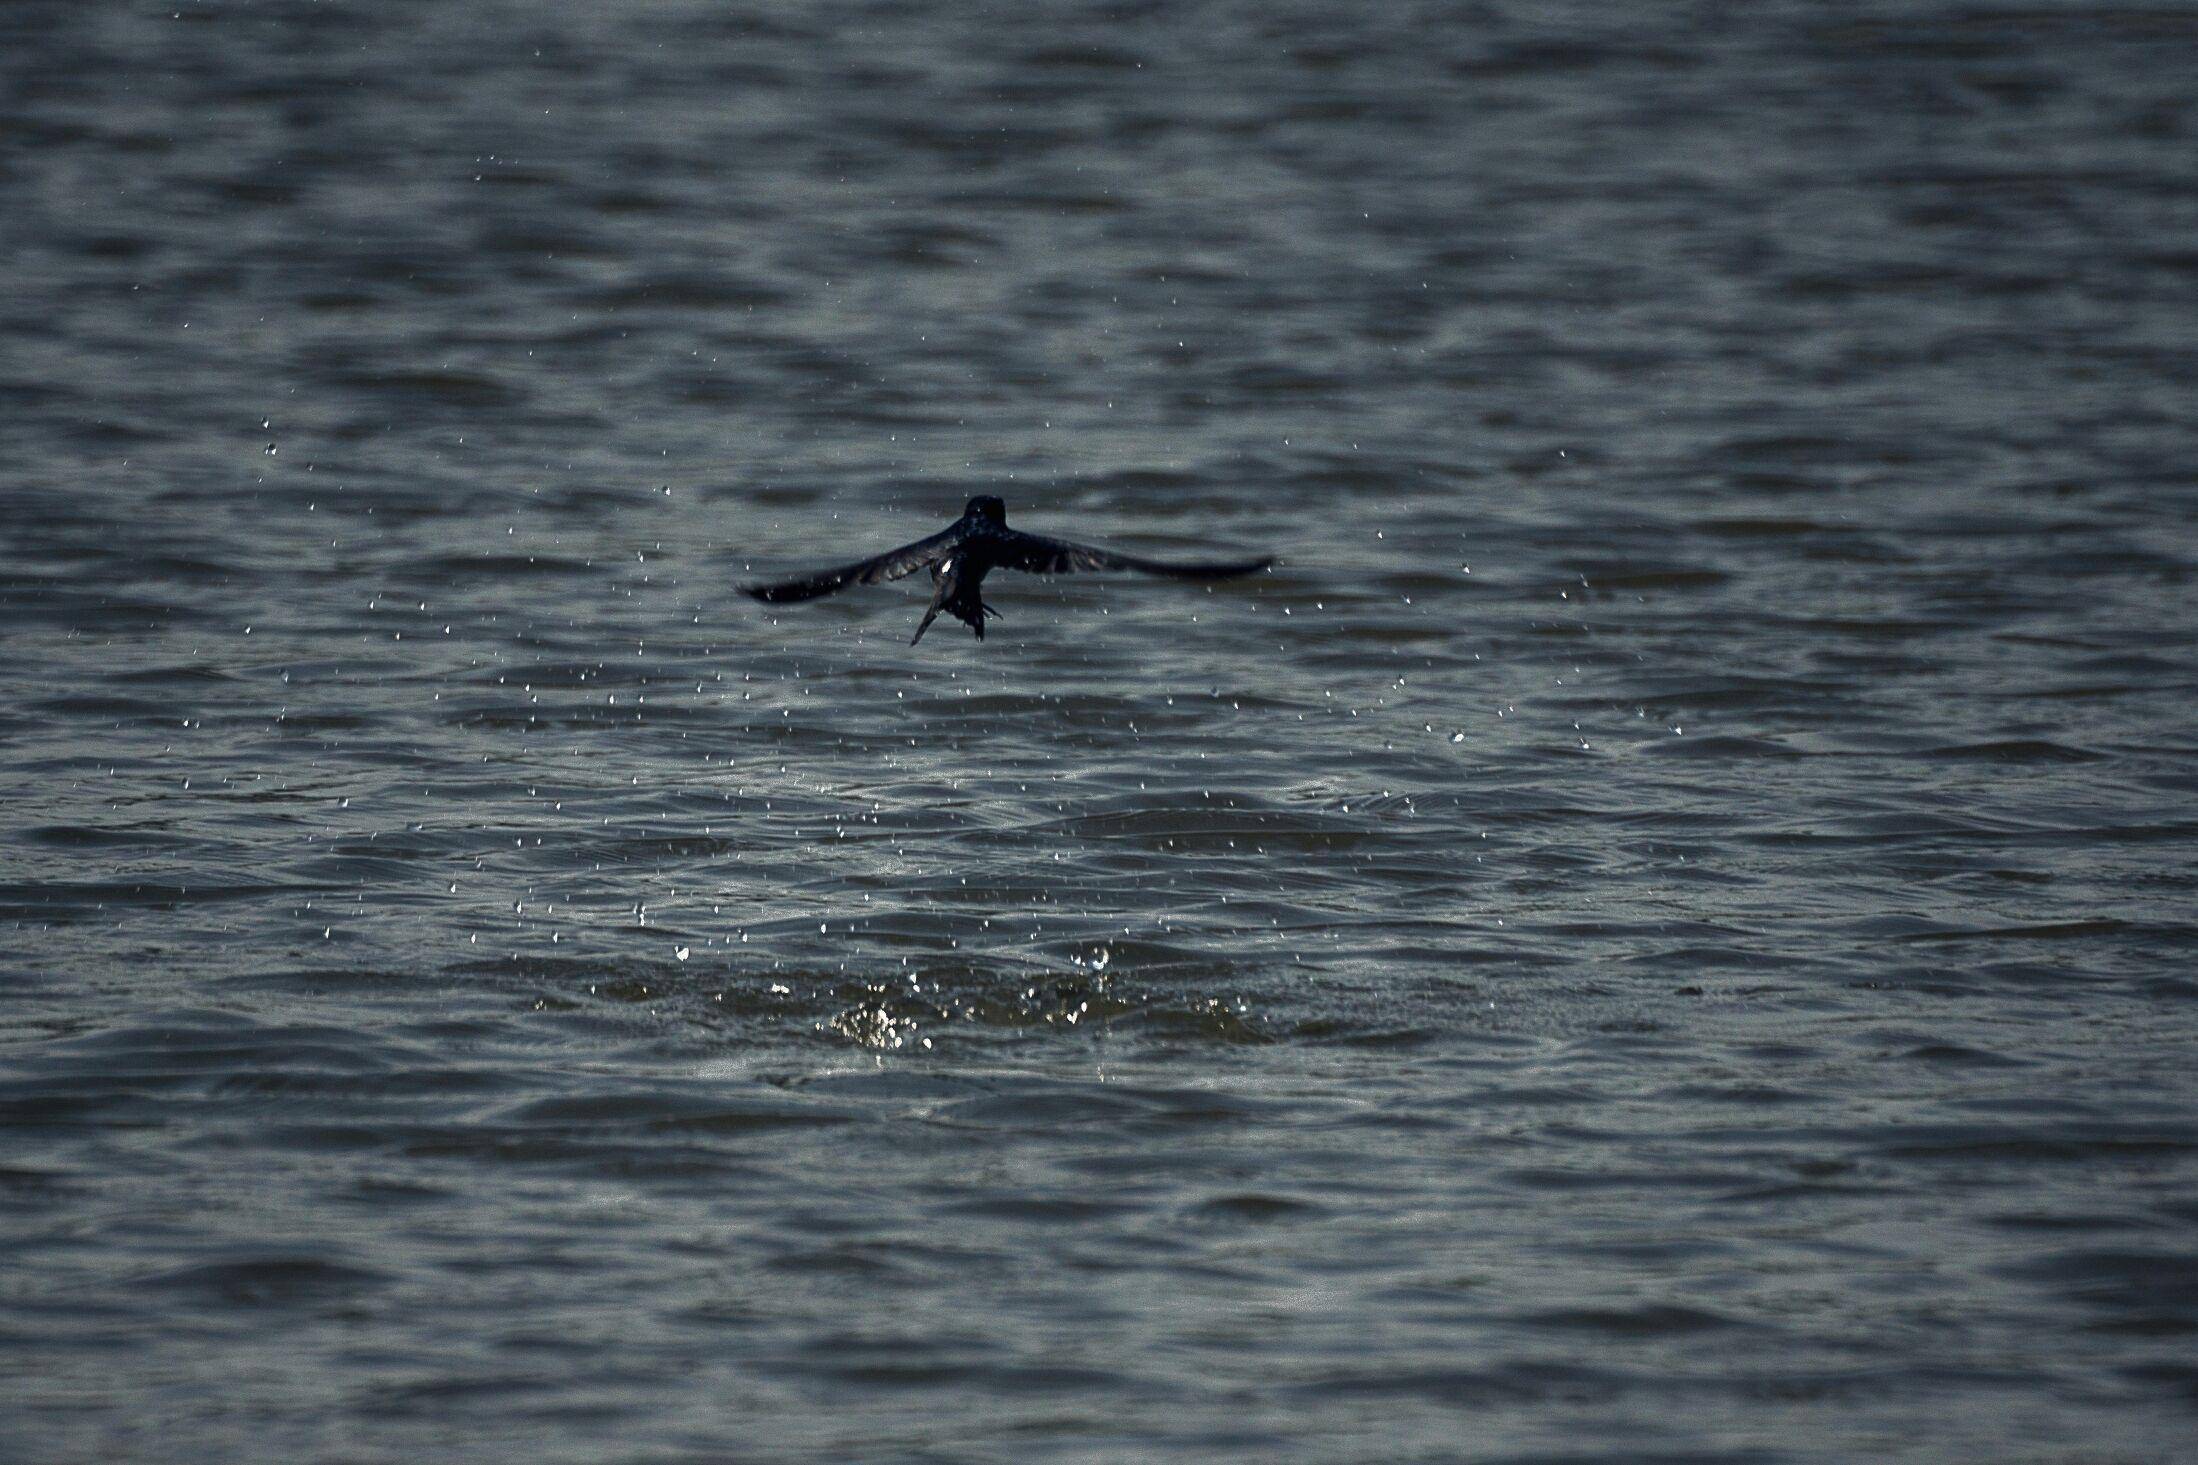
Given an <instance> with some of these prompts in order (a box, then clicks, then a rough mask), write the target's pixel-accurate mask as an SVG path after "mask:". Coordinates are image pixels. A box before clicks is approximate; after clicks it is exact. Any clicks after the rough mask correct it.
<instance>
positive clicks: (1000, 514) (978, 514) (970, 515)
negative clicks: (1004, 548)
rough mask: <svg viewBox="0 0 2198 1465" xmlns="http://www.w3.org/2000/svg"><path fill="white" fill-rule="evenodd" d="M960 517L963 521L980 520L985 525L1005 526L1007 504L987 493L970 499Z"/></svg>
mask: <svg viewBox="0 0 2198 1465" xmlns="http://www.w3.org/2000/svg"><path fill="white" fill-rule="evenodd" d="M962 517H963V518H965V519H982V520H983V521H984V522H985V523H987V524H1005V523H1006V522H1007V503H1006V502H1005V501H1004V500H1002V499H996V498H994V497H993V496H992V495H991V494H989V493H981V494H978V495H977V496H976V497H975V498H973V499H971V500H970V501H969V503H968V505H967V506H966V507H965V508H963V510H962Z"/></svg>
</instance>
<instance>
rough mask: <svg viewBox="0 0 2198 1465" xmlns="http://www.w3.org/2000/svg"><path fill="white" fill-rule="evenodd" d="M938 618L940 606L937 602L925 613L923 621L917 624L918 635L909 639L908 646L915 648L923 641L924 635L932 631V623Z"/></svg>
mask: <svg viewBox="0 0 2198 1465" xmlns="http://www.w3.org/2000/svg"><path fill="white" fill-rule="evenodd" d="M938 618H939V604H938V602H937V601H933V602H932V603H931V608H930V609H929V610H927V611H925V612H924V613H923V619H922V620H920V621H918V622H917V623H916V634H915V635H913V636H910V637H909V638H908V644H909V645H911V646H913V645H915V644H916V643H917V642H918V641H921V640H922V639H923V633H924V632H926V631H928V630H930V629H931V623H932V622H933V621H935V620H937V619H938Z"/></svg>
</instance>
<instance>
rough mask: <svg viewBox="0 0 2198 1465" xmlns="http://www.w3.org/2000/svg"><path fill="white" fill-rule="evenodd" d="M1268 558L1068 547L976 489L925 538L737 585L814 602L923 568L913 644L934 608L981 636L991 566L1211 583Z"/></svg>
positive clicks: (758, 594) (767, 595) (1261, 565)
mask: <svg viewBox="0 0 2198 1465" xmlns="http://www.w3.org/2000/svg"><path fill="white" fill-rule="evenodd" d="M1273 563H1274V561H1273V560H1272V559H1268V558H1260V559H1249V560H1223V561H1211V562H1201V563H1196V564H1181V563H1176V562H1173V561H1168V560H1147V559H1139V558H1137V557H1135V556H1133V555H1126V554H1116V553H1114V552H1113V551H1112V550H1105V549H1093V548H1091V547H1090V546H1089V545H1082V544H1071V543H1069V542H1068V541H1067V540H1065V539H1048V538H1046V537H1045V536H1044V535H1041V534H1025V533H1023V532H1021V531H1020V530H1016V529H1010V528H1008V527H1007V505H1006V504H1004V503H1002V502H1001V501H1000V500H999V499H997V498H994V497H992V496H991V495H989V494H983V495H979V496H978V497H976V498H973V499H971V500H970V501H969V506H968V507H967V508H966V509H964V510H963V511H962V517H961V518H960V519H958V520H956V521H955V522H954V523H952V524H950V525H948V526H947V527H946V528H944V529H942V530H940V531H939V532H938V533H937V534H934V535H932V536H931V537H930V538H928V539H919V540H917V541H916V542H915V543H914V544H904V545H902V546H901V547H900V548H899V549H894V550H888V551H886V552H885V553H884V554H881V555H877V556H874V557H873V558H871V559H867V560H858V561H856V562H855V563H854V564H851V565H842V566H840V567H839V568H837V569H832V570H820V571H818V572H817V573H816V574H813V575H804V576H802V577H800V578H799V579H794V580H782V581H779V582H777V583H775V584H769V585H749V586H745V587H743V588H744V589H745V591H746V592H747V593H748V594H749V595H752V596H754V597H755V598H756V599H758V600H761V601H766V602H769V603H771V604H774V605H776V604H784V603H786V602H789V601H799V600H814V599H815V598H816V597H818V596H820V595H830V594H831V593H832V592H833V591H835V590H844V589H846V588H847V587H848V586H850V585H875V584H877V583H879V582H880V581H883V580H898V579H900V578H901V577H902V576H904V575H913V574H914V573H915V572H916V571H918V570H921V569H925V568H927V567H928V568H929V569H930V571H931V582H932V592H931V605H930V607H929V608H928V609H926V610H925V611H924V613H923V621H922V622H921V623H920V624H919V625H918V626H917V627H916V635H915V639H914V640H912V641H910V642H909V644H910V645H911V646H913V645H914V644H915V643H916V641H921V640H922V639H923V633H924V632H925V631H928V630H930V629H931V623H932V622H933V621H934V620H937V619H938V616H939V612H940V611H942V610H943V611H945V612H946V613H947V614H948V615H950V616H952V617H954V619H956V620H958V621H960V622H962V623H963V624H964V625H966V626H968V627H969V628H970V630H972V631H974V632H975V633H976V635H977V639H978V640H980V641H982V640H983V639H984V634H985V619H986V617H988V616H995V615H998V614H999V612H998V611H996V610H994V609H993V608H992V607H991V606H989V605H986V604H985V603H984V600H983V597H982V591H983V589H984V581H985V576H986V575H988V574H990V573H991V572H992V571H994V570H996V569H1009V570H1023V571H1026V572H1028V573H1030V574H1033V575H1058V574H1063V573H1066V572H1068V571H1071V570H1139V571H1142V572H1144V573H1145V574H1148V575H1169V576H1173V577H1175V578H1177V579H1186V580H1219V579H1225V578H1227V577H1229V576H1231V575H1248V574H1251V573H1252V572H1253V571H1255V570H1263V569H1265V568H1266V567H1267V566H1269V565H1271V564H1273Z"/></svg>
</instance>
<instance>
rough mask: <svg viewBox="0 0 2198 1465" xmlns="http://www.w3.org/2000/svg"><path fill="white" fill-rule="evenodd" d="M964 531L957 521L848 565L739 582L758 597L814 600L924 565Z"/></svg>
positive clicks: (909, 572)
mask: <svg viewBox="0 0 2198 1465" xmlns="http://www.w3.org/2000/svg"><path fill="white" fill-rule="evenodd" d="M966 532H967V531H965V530H964V529H963V528H962V526H961V525H959V524H956V525H953V526H952V527H951V528H947V529H941V530H940V531H939V532H938V533H936V534H934V535H932V536H931V537H930V538H928V539H919V540H917V541H916V542H915V543H914V544H904V545H902V546H901V547H900V548H899V549H889V550H887V551H886V552H885V553H884V554H881V555H874V556H872V557H871V558H869V559H866V560H857V561H856V562H855V563H854V564H851V565H841V566H840V567H839V568H838V569H836V570H819V571H817V572H816V573H815V574H813V575H802V576H799V577H797V578H795V579H792V580H780V581H777V582H775V583H773V584H769V585H743V586H741V587H740V589H741V593H742V594H744V595H752V596H754V597H755V598H756V599H758V600H764V601H769V602H771V603H772V604H774V605H783V604H785V603H786V602H788V601H793V600H814V599H816V598H817V597H818V596H820V595H830V594H831V593H832V592H833V591H835V590H845V589H846V588H847V587H848V586H850V585H875V584H877V583H878V582H879V581H881V580H898V579H900V578H901V577H902V576H903V575H913V574H915V573H916V571H918V570H920V569H922V568H923V567H924V566H926V565H932V564H936V563H938V562H939V561H940V560H943V559H945V558H946V557H947V555H948V554H949V553H950V552H951V551H952V550H953V548H954V546H955V545H957V544H959V543H961V542H962V539H963V537H964V535H965V534H966Z"/></svg>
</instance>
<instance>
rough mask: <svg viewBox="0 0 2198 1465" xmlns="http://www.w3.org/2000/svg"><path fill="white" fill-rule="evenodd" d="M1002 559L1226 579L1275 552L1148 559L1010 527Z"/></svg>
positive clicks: (1040, 568)
mask: <svg viewBox="0 0 2198 1465" xmlns="http://www.w3.org/2000/svg"><path fill="white" fill-rule="evenodd" d="M999 562H1000V564H1002V565H1003V566H1005V567H1006V568H1008V569H1011V570H1024V571H1027V572H1028V573H1030V574H1033V575H1065V574H1068V573H1069V572H1070V571H1073V570H1136V571H1138V572H1139V573H1140V574H1146V575H1170V576H1173V577H1174V578H1176V579H1178V580H1225V579H1227V578H1229V577H1230V576H1231V575H1249V574H1251V573H1252V572H1253V571H1255V570H1264V569H1266V568H1267V567H1268V566H1269V565H1271V564H1273V563H1274V557H1273V556H1272V555H1261V556H1260V557H1259V558H1257V559H1248V560H1193V561H1184V560H1148V559H1140V558H1138V557H1137V556H1136V555H1131V554H1116V553H1115V552H1114V551H1113V550H1111V549H1094V548H1092V546H1090V545H1088V544H1071V543H1070V542H1069V541H1067V540H1066V539H1048V538H1047V537H1046V536H1045V535H1043V534H1024V533H1022V532H1021V531H1020V530H1009V531H1008V532H1007V533H1006V534H1004V535H1002V536H1001V543H1000V549H999Z"/></svg>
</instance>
